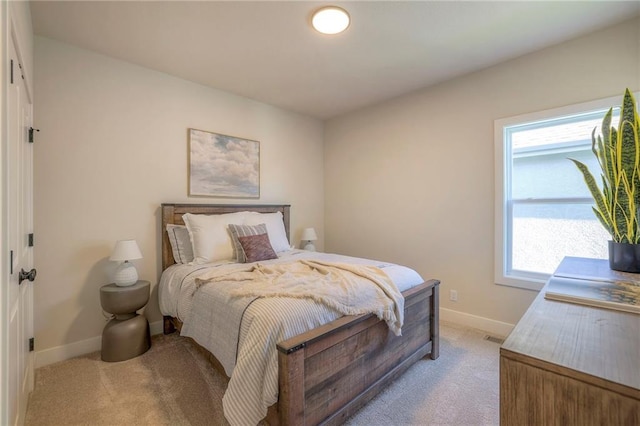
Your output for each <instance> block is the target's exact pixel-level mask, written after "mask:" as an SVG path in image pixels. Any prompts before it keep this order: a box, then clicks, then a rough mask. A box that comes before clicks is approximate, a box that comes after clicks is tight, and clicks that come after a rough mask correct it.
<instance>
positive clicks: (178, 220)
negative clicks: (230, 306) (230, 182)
mask: <svg viewBox="0 0 640 426" xmlns="http://www.w3.org/2000/svg"><path fill="white" fill-rule="evenodd" d="M161 210H162V225H161V235H162V269H163V273H164V271H166V270H167V269H168V268H170V267H171V266H172V265H173V264H174V263H175V261H174V254H173V252H172V249H171V244H170V241H169V235H168V233H167V232H166V231H165V230H166V229H167V225H182V224H184V221H183V215H185V214H186V213H191V214H196V215H222V214H227V213H235V212H242V211H251V212H258V213H265V214H269V213H277V212H279V214H280V215H281V217H282V220H283V223H284V229H285V230H286V236H287V239H288V240H289V233H290V231H289V217H290V216H289V215H290V206H289V205H204V204H162V208H161ZM161 281H162V280H161ZM439 284H440V283H439V281H438V280H434V279H430V280H426V281H424V282H419V283H418V284H417V285H413V286H412V287H411V288H409V289H407V290H404V291H402V295H403V296H404V325H403V327H402V336H400V337H397V336H395V335H394V334H393V333H391V332H390V330H389V327H388V326H387V324H386V323H385V322H384V321H382V320H380V319H378V318H377V317H376V316H375V315H372V314H368V315H355V316H353V315H348V316H342V317H338V318H336V319H335V320H332V321H330V322H329V323H326V324H323V325H320V326H318V327H316V328H314V329H312V330H309V331H306V332H303V333H301V334H299V335H295V336H293V337H290V338H287V339H285V340H282V341H279V342H277V345H276V346H277V382H278V383H277V395H278V396H277V402H276V403H275V404H273V405H272V406H270V407H269V409H268V412H267V415H266V417H265V419H264V422H265V423H267V424H282V425H316V424H341V423H343V422H344V421H345V420H346V419H347V418H348V417H349V416H351V415H352V414H354V413H355V412H356V411H357V410H358V409H359V408H360V407H362V406H363V405H364V404H366V403H367V402H368V401H370V400H371V399H372V398H373V397H374V396H375V395H376V394H378V393H379V392H380V391H381V390H382V389H383V388H384V387H385V386H386V385H387V384H388V383H390V382H391V381H393V380H394V379H395V378H397V377H398V376H399V375H401V374H402V373H403V372H404V371H406V370H407V369H408V368H409V367H410V366H411V365H412V364H413V363H415V362H416V361H418V360H420V359H422V358H423V357H425V356H427V355H429V357H430V358H431V359H436V358H438V356H439V335H438V297H439V296H438V295H439ZM161 291H162V289H161ZM166 311H167V312H169V313H171V315H165V316H164V332H165V333H167V334H168V333H172V332H174V331H175V330H176V329H178V330H181V329H182V327H183V322H182V321H181V320H180V319H179V318H177V315H175V314H174V311H172V310H170V309H167V310H166ZM163 313H164V310H163ZM201 350H203V351H204V352H205V353H206V354H207V355H208V357H209V359H210V360H211V363H212V365H213V366H214V367H216V368H217V369H218V370H220V371H221V373H223V374H225V375H227V374H226V373H225V368H224V367H223V365H222V364H221V363H220V361H219V360H217V359H216V357H215V356H213V355H212V354H211V353H210V352H209V351H207V350H206V349H204V348H202V347H201ZM425 385H426V386H428V384H425Z"/></svg>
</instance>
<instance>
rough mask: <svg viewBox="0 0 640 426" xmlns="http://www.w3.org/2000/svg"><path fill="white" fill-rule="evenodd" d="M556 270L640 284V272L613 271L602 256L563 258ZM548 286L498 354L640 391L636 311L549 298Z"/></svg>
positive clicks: (566, 274)
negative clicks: (525, 358)
mask: <svg viewBox="0 0 640 426" xmlns="http://www.w3.org/2000/svg"><path fill="white" fill-rule="evenodd" d="M556 274H558V275H560V276H564V277H573V278H578V279H591V280H598V279H599V280H603V281H604V280H612V279H613V280H624V281H633V282H640V274H627V273H619V272H616V271H612V270H610V269H609V266H608V262H607V261H606V260H601V259H586V258H576V257H567V258H565V259H564V260H563V261H562V263H561V264H560V266H558V269H557V270H556V272H555V273H554V275H556ZM546 287H547V286H546V285H545V287H544V288H543V289H542V290H541V291H540V294H538V296H537V297H536V299H535V300H534V301H533V303H532V304H531V306H530V307H529V309H528V310H527V312H526V313H525V314H524V316H523V317H522V318H521V319H520V321H519V322H518V324H517V325H516V327H515V328H514V329H513V331H512V332H511V334H510V335H509V337H508V338H507V339H506V340H505V342H504V344H503V345H502V347H501V349H500V351H501V353H502V354H507V353H509V352H511V353H512V354H516V355H517V356H518V355H522V356H524V357H527V358H533V359H534V360H540V361H542V362H544V363H549V364H551V365H557V366H561V367H565V368H569V369H571V370H574V371H576V372H579V373H584V374H586V375H589V376H593V377H594V378H596V379H602V380H605V381H607V382H611V383H614V384H618V385H622V386H626V387H629V388H631V389H632V390H633V391H634V392H636V391H640V315H638V314H635V313H629V312H621V311H617V310H612V309H607V308H597V307H592V306H584V305H579V304H574V303H569V302H564V301H563V302H560V301H555V300H547V299H545V298H544V294H545V289H546Z"/></svg>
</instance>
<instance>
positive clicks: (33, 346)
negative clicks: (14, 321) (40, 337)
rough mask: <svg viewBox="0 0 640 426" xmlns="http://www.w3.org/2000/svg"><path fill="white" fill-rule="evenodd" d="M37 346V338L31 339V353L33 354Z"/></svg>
mask: <svg viewBox="0 0 640 426" xmlns="http://www.w3.org/2000/svg"><path fill="white" fill-rule="evenodd" d="M35 346H36V339H35V338H33V337H32V338H30V339H29V352H33V351H34V349H35Z"/></svg>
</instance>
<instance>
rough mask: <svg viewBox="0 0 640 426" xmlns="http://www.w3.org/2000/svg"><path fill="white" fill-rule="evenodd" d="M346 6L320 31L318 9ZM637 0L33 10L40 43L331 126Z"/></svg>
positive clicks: (606, 19)
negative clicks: (341, 23)
mask: <svg viewBox="0 0 640 426" xmlns="http://www.w3.org/2000/svg"><path fill="white" fill-rule="evenodd" d="M325 4H335V5H339V6H341V7H343V8H345V9H347V10H348V11H349V12H350V14H351V18H352V23H351V26H350V27H349V29H348V30H347V31H346V32H345V33H343V34H340V35H337V36H327V35H321V34H318V33H316V32H315V31H314V30H312V29H311V27H310V25H309V18H310V14H311V13H312V11H314V10H315V9H316V8H318V7H319V6H322V5H325ZM639 13H640V2H637V1H623V2H614V1H568V2H557V1H556V2H541V1H531V2H525V1H513V2H504V1H498V2H485V1H472V2H461V1H440V2H435V1H407V2H405V1H373V2H369V1H353V2H341V1H339V2H328V3H325V2H317V1H289V2H279V1H256V2H249V1H224V2H214V1H200V2H189V1H175V2H167V1H136V2H129V1H125V2H123V1H107V2H101V1H86V2H80V1H61V2H58V1H32V2H31V14H32V18H33V27H34V32H35V34H36V35H40V36H45V37H50V38H53V39H57V40H61V41H64V42H67V43H70V44H73V45H77V46H80V47H83V48H86V49H90V50H93V51H96V52H100V53H103V54H105V55H109V56H112V57H115V58H119V59H122V60H125V61H128V62H131V63H134V64H138V65H141V66H144V67H148V68H152V69H155V70H159V71H162V72H165V73H167V74H171V75H174V76H178V77H181V78H183V79H186V80H190V81H194V82H197V83H200V84H203V85H207V86H211V87H215V88H218V89H222V90H225V91H228V92H232V93H236V94H238V95H242V96H245V97H248V98H252V99H256V100H258V101H262V102H265V103H268V104H272V105H276V106H279V107H282V108H285V109H288V110H292V111H297V112H300V113H303V114H307V115H310V116H313V117H318V118H323V119H324V118H330V117H333V116H336V115H339V114H342V113H345V112H348V111H352V110H355V109H358V108H360V107H363V106H366V105H370V104H374V103H377V102H381V101H383V100H386V99H389V98H392V97H395V96H398V95H401V94H404V93H408V92H411V91H413V90H416V89H419V88H423V87H427V86H429V85H433V84H436V83H439V82H442V81H444V80H447V79H451V78H453V77H456V76H459V75H462V74H466V73H469V72H472V71H475V70H479V69H482V68H486V67H488V66H491V65H493V64H496V63H498V62H502V61H505V60H507V59H510V58H514V57H517V56H520V55H523V54H526V53H529V52H532V51H535V50H538V49H541V48H544V47H546V46H549V45H553V44H557V43H560V42H562V41H565V40H568V39H571V38H574V37H577V36H580V35H583V34H586V33H589V32H593V31H595V30H597V29H600V28H604V27H607V26H610V25H613V24H615V23H617V22H621V21H624V20H626V19H630V18H632V17H634V16H637V15H638V14H639Z"/></svg>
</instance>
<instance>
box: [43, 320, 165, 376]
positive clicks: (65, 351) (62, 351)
mask: <svg viewBox="0 0 640 426" xmlns="http://www.w3.org/2000/svg"><path fill="white" fill-rule="evenodd" d="M149 331H150V332H151V335H155V334H161V333H162V332H163V321H162V320H161V321H156V322H152V323H150V324H149ZM100 349H102V336H96V337H92V338H90V339H86V340H81V341H79V342H73V343H69V344H68V345H62V346H56V347H55V348H49V349H44V350H42V351H37V352H36V353H35V368H39V367H44V366H45V365H49V364H53V363H56V362H60V361H66V360H68V359H71V358H75V357H77V356H81V355H86V354H89V353H91V352H96V351H99V350H100Z"/></svg>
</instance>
